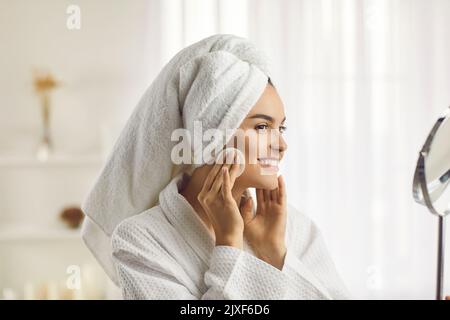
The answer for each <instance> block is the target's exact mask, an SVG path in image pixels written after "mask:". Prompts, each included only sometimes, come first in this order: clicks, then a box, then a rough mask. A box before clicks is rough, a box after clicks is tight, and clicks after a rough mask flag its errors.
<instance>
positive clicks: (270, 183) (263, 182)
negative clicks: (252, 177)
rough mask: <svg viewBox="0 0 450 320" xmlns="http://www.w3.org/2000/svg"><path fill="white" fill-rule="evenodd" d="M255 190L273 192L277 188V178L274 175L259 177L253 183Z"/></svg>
mask: <svg viewBox="0 0 450 320" xmlns="http://www.w3.org/2000/svg"><path fill="white" fill-rule="evenodd" d="M255 188H258V189H268V190H273V189H276V188H278V177H277V175H276V174H271V175H261V176H259V177H258V179H257V181H255Z"/></svg>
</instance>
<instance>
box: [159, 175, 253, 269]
mask: <svg viewBox="0 0 450 320" xmlns="http://www.w3.org/2000/svg"><path fill="white" fill-rule="evenodd" d="M189 178H190V177H189V175H188V174H187V173H184V172H180V173H179V174H177V175H176V176H175V177H174V178H173V179H172V180H171V181H170V183H169V184H168V185H167V186H166V187H165V188H164V189H163V190H162V191H161V192H160V195H159V205H160V207H161V209H162V211H163V212H164V214H165V216H166V217H167V220H168V221H169V222H170V224H172V225H173V226H174V227H175V228H176V229H177V230H178V231H179V233H180V234H181V235H183V236H184V235H186V236H185V240H186V242H188V244H189V245H190V246H191V247H192V249H193V250H194V251H195V252H196V253H197V254H198V256H199V257H200V258H201V259H202V260H203V262H205V263H206V264H207V265H209V259H210V256H211V254H212V251H213V249H214V247H215V245H216V243H215V239H214V238H213V237H212V236H211V234H210V231H209V230H208V228H207V227H206V225H205V224H204V222H203V221H202V220H201V219H200V217H199V216H198V214H197V212H196V211H195V210H194V208H193V207H192V206H191V204H190V203H189V202H188V201H187V200H186V198H185V197H183V196H182V195H181V194H180V193H179V190H181V188H182V187H183V186H184V185H185V184H186V183H187V182H188V180H189ZM188 235H189V236H188ZM243 249H244V250H245V251H247V252H249V253H250V254H253V255H255V253H254V251H253V249H252V248H251V246H250V244H249V243H248V241H247V239H246V238H244V239H243Z"/></svg>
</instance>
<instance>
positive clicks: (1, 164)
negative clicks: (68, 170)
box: [0, 155, 104, 168]
mask: <svg viewBox="0 0 450 320" xmlns="http://www.w3.org/2000/svg"><path fill="white" fill-rule="evenodd" d="M103 162H104V158H103V157H102V156H101V155H74V156H71V155H54V156H50V157H49V158H48V160H45V161H41V160H38V159H37V158H35V157H32V156H2V155H0V168H17V167H19V168H20V167H22V168H24V167H30V168H33V167H39V168H50V167H86V166H92V167H98V166H101V165H102V164H103Z"/></svg>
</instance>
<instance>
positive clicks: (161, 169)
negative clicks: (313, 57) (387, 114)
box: [83, 35, 348, 299]
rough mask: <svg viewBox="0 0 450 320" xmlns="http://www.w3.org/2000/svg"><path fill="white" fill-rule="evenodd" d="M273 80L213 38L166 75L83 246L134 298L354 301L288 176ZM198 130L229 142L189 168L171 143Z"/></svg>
mask: <svg viewBox="0 0 450 320" xmlns="http://www.w3.org/2000/svg"><path fill="white" fill-rule="evenodd" d="M267 70H268V68H267V64H266V58H265V57H264V56H263V55H262V53H261V52H259V51H258V50H257V49H256V48H255V47H254V45H253V44H252V43H250V42H249V41H248V40H246V39H244V38H240V37H236V36H233V35H214V36H212V37H208V38H206V39H203V40H202V41H199V42H197V43H195V44H193V45H191V46H189V47H187V48H185V49H183V50H182V51H181V52H180V53H178V54H177V55H176V56H175V57H174V58H173V59H172V60H171V61H170V62H169V63H168V65H167V66H165V67H164V68H163V70H162V72H161V73H160V74H159V75H158V77H157V79H156V80H155V81H154V83H153V84H152V86H151V87H150V89H149V91H148V92H147V94H146V95H145V96H144V98H143V99H142V100H141V102H140V104H139V106H138V107H137V109H136V111H135V112H134V114H133V115H132V116H131V117H130V120H129V121H128V123H127V125H126V127H125V129H124V131H123V133H122V134H121V136H120V137H119V140H118V142H117V143H116V145H115V147H114V150H113V152H112V154H111V156H110V158H109V160H108V163H107V165H106V166H105V168H104V169H103V172H102V173H101V175H100V176H99V178H98V180H97V181H96V184H95V186H94V188H93V190H92V191H91V193H90V194H89V197H88V199H87V200H86V201H85V203H84V205H83V210H84V211H85V213H86V214H87V219H86V221H85V224H84V228H83V239H84V240H85V242H86V244H87V245H88V246H89V248H90V249H91V250H92V251H93V253H94V255H95V256H96V257H97V259H98V260H99V261H100V263H101V264H102V265H103V266H104V268H105V270H106V271H107V272H108V274H109V275H110V276H111V278H112V279H113V280H115V282H116V283H117V284H118V285H119V286H120V288H121V290H122V294H123V297H124V298H125V299H333V298H334V299H345V298H348V292H347V290H346V288H345V286H344V285H343V283H342V281H341V279H340V277H339V275H338V274H337V272H336V269H335V267H334V264H333V262H332V260H331V258H330V256H329V254H328V252H327V250H326V247H325V245H324V242H323V240H322V237H321V235H320V232H319V230H318V229H317V227H316V226H315V225H314V223H313V222H312V221H311V220H310V219H308V218H307V217H306V216H305V215H303V214H302V213H300V212H298V211H297V210H296V209H295V208H293V207H291V206H289V205H288V204H287V195H286V187H285V184H284V180H283V178H282V177H281V176H280V177H277V170H278V162H279V161H280V160H281V159H282V158H283V156H284V154H285V152H286V149H287V145H286V143H285V141H284V139H283V137H282V134H283V132H284V129H285V126H284V122H285V120H286V117H285V113H284V107H283V104H282V101H281V99H280V97H279V95H278V93H277V91H276V89H275V87H274V86H273V84H272V82H271V80H270V76H269V72H268V71H267ZM171 89H172V90H173V91H172V92H171V93H168V90H171ZM161 106H162V107H161ZM195 123H197V124H198V123H200V124H201V125H202V126H204V127H205V128H206V129H214V130H216V131H217V132H218V133H219V134H218V135H213V136H214V139H209V140H208V139H204V137H201V139H200V142H199V143H197V144H196V143H195V142H194V144H192V143H190V144H189V149H188V150H187V151H192V154H191V156H190V157H188V159H190V160H192V162H193V163H192V162H187V161H183V162H182V163H179V161H178V160H176V159H175V157H174V155H176V152H175V153H174V152H173V151H174V149H176V145H175V144H174V143H167V142H168V141H166V143H167V144H168V145H169V148H170V150H169V149H167V147H165V145H164V143H163V142H162V141H164V139H168V137H169V133H170V130H172V134H171V135H170V136H171V137H172V136H173V130H175V129H178V128H180V127H182V128H185V129H187V133H188V134H189V133H191V134H192V137H193V139H194V140H196V138H198V136H199V134H198V132H197V131H196V130H195ZM158 124H159V126H158ZM161 124H162V126H161ZM228 129H231V130H232V131H231V133H230V131H229V130H228ZM152 130H153V131H152ZM217 132H216V133H217ZM149 133H150V134H149ZM241 133H244V134H243V135H240V134H241ZM269 133H270V135H269ZM143 137H150V138H143ZM242 137H243V138H242ZM152 138H153V139H152ZM220 138H223V139H220ZM240 138H242V139H241V140H240V141H239V139H240ZM171 140H172V139H171ZM188 141H189V142H192V139H188ZM172 142H173V141H172ZM197 142H198V140H197ZM226 147H232V148H231V150H234V152H233V153H228V154H226V157H223V155H224V154H223V153H222V154H220V155H218V154H217V153H218V152H217V151H219V152H220V151H221V150H223V149H224V148H226ZM205 150H210V151H211V150H212V151H213V152H209V153H208V152H205ZM144 151H145V152H144ZM183 151H184V152H183V154H184V153H185V152H186V149H185V150H183ZM187 153H189V152H187ZM169 154H170V161H168V160H167V156H168V155H169ZM239 155H240V156H241V157H238V156H239ZM261 155H262V156H261ZM230 159H232V160H233V161H229V160H230ZM184 160H186V159H184ZM217 160H226V161H225V162H224V161H217ZM238 160H239V161H238ZM168 162H169V163H170V164H171V165H170V166H167V163H168ZM152 165H153V166H152ZM167 177H168V179H167ZM249 188H255V189H256V210H255V201H254V200H253V199H252V196H251V193H250V192H249ZM114 195H116V197H114ZM155 198H157V199H155ZM149 199H150V200H149ZM124 212H125V213H124ZM108 244H110V247H108ZM105 252H107V253H105Z"/></svg>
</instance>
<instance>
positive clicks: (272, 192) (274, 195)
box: [270, 188, 278, 203]
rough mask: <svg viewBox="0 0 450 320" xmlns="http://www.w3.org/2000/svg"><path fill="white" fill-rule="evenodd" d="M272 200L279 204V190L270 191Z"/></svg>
mask: <svg viewBox="0 0 450 320" xmlns="http://www.w3.org/2000/svg"><path fill="white" fill-rule="evenodd" d="M270 200H271V201H275V202H277V203H278V188H276V189H273V190H270Z"/></svg>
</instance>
